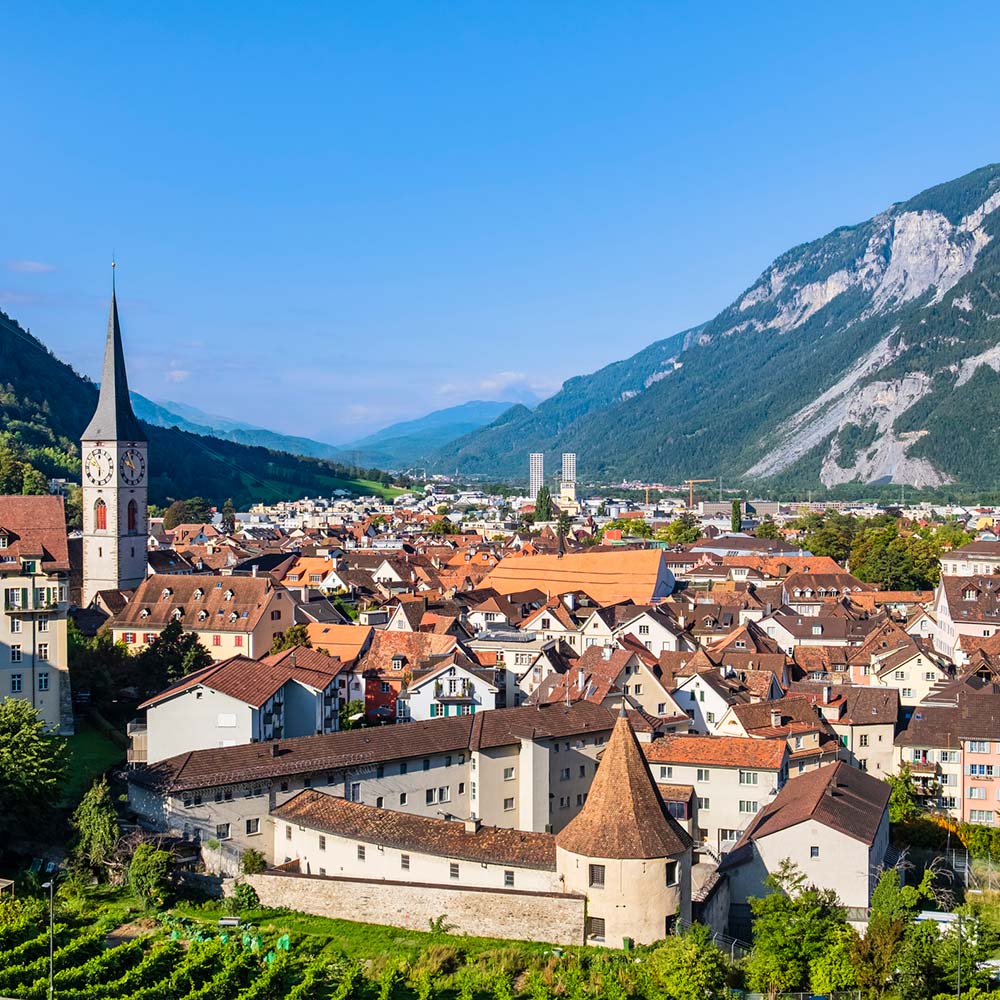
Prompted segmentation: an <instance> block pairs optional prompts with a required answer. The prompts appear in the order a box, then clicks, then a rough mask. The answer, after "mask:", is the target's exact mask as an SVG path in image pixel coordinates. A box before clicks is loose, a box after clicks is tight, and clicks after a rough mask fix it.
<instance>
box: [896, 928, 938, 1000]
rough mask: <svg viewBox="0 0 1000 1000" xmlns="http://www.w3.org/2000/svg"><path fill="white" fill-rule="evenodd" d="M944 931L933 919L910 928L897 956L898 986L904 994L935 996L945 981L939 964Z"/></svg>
mask: <svg viewBox="0 0 1000 1000" xmlns="http://www.w3.org/2000/svg"><path fill="white" fill-rule="evenodd" d="M940 947H941V932H940V931H939V930H938V926H937V924H936V923H934V922H933V921H930V920H925V921H919V922H916V921H915V922H913V923H911V924H910V926H909V927H908V928H907V930H906V933H905V935H904V938H903V942H902V944H901V946H900V948H899V952H898V956H897V959H896V990H897V993H898V995H899V996H900V998H903V997H933V996H936V995H937V994H938V993H943V992H944V989H945V984H944V981H943V978H942V971H941V968H940V967H939V965H938V951H939V949H940Z"/></svg>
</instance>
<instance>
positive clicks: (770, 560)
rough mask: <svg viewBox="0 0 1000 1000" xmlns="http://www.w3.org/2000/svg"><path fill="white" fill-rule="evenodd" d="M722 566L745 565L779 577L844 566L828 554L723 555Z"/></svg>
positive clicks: (830, 570)
mask: <svg viewBox="0 0 1000 1000" xmlns="http://www.w3.org/2000/svg"><path fill="white" fill-rule="evenodd" d="M722 564H723V566H745V567H747V568H749V569H756V570H760V571H761V572H762V573H763V574H764V575H765V576H770V577H772V578H776V579H781V578H782V577H785V576H787V575H788V574H789V573H843V572H844V568H843V566H841V565H840V563H838V562H837V560H836V559H831V558H830V557H829V556H723V559H722Z"/></svg>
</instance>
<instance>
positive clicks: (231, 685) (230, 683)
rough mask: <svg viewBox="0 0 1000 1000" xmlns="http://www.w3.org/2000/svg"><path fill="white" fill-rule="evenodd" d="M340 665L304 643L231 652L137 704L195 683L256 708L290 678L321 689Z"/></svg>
mask: <svg viewBox="0 0 1000 1000" xmlns="http://www.w3.org/2000/svg"><path fill="white" fill-rule="evenodd" d="M342 666H343V664H342V663H341V662H340V660H337V659H334V658H333V657H330V656H325V655H324V654H323V653H320V652H319V651H318V650H315V649H309V648H308V647H306V646H297V647H296V648H295V649H287V650H284V651H283V652H281V653H275V654H274V655H273V656H266V657H264V659H262V660H251V659H250V658H249V657H246V656H232V657H230V658H229V659H228V660H220V661H219V662H218V663H213V664H210V665H209V666H207V667H204V668H203V669H201V670H196V671H195V672H194V673H191V674H188V675H187V676H186V677H182V678H181V679H180V680H179V681H176V682H175V683H173V684H171V685H170V686H169V687H166V688H164V690H162V691H161V692H160V693H159V694H156V695H154V696H153V697H152V698H150V699H148V700H147V701H144V702H143V703H142V704H141V705H140V706H139V708H140V709H143V708H151V707H152V706H154V705H158V704H160V702H163V701H166V700H167V699H169V698H173V697H175V696H176V695H178V694H183V692H185V691H189V690H191V689H192V688H195V687H198V686H199V685H200V686H202V687H206V688H209V689H210V690H212V691H218V692H219V693H220V694H227V695H229V696H230V697H232V698H237V699H239V700H240V701H242V702H246V704H248V705H253V706H254V707H256V708H260V706H261V705H263V704H264V702H265V701H267V699H268V698H270V697H271V695H273V694H274V693H275V691H277V690H278V689H279V688H282V687H284V685H285V684H287V683H288V682H289V681H290V680H297V681H300V682H301V683H303V684H307V685H309V686H310V687H313V688H316V689H317V690H320V691H321V690H323V688H325V687H326V686H327V685H328V684H329V683H330V681H332V680H333V678H334V677H336V676H337V674H338V673H339V672H340V670H341V668H342Z"/></svg>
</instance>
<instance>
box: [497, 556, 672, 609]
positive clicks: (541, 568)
mask: <svg viewBox="0 0 1000 1000" xmlns="http://www.w3.org/2000/svg"><path fill="white" fill-rule="evenodd" d="M663 569H664V562H663V553H662V551H661V550H660V549H626V550H622V549H613V550H610V551H608V552H585V553H570V554H568V555H565V556H562V557H560V556H557V555H540V556H507V557H506V558H505V559H503V560H501V561H500V563H499V564H498V565H497V566H496V567H495V568H494V570H493V571H492V572H491V573H490V575H489V576H488V577H487V578H486V583H487V584H488V585H489V586H491V587H493V588H494V589H495V590H497V591H498V592H499V593H501V594H509V593H512V592H513V591H517V590H525V589H527V588H529V587H536V588H538V589H539V590H543V591H545V592H546V593H554V594H564V593H567V592H569V591H574V590H584V591H586V592H587V593H588V594H590V595H591V596H592V597H593V598H594V600H596V601H597V602H598V603H600V604H613V603H617V602H619V601H623V600H628V599H631V600H633V601H635V602H636V603H641V602H643V601H649V600H651V599H652V598H653V597H654V593H655V589H656V582H657V580H658V579H659V577H660V575H661V573H662V572H663Z"/></svg>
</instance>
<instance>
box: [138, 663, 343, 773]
mask: <svg viewBox="0 0 1000 1000" xmlns="http://www.w3.org/2000/svg"><path fill="white" fill-rule="evenodd" d="M341 667H342V664H341V662H340V661H339V660H337V659H334V658H333V657H330V656H327V655H325V654H324V653H320V652H319V651H318V650H314V649H310V648H308V647H305V646H299V647H296V648H295V649H290V650H284V651H283V652H281V653H275V654H273V655H271V656H266V657H264V659H262V660H251V659H249V658H248V657H245V656H233V657H230V658H229V659H227V660H222V661H221V662H219V663H213V664H211V665H210V666H207V667H204V668H202V669H201V670H196V671H195V672H194V673H191V674H188V675H187V676H186V677H182V678H181V679H180V680H179V681H175V682H174V683H173V684H171V685H170V686H169V687H167V688H165V689H164V690H163V691H161V692H160V693H159V694H157V695H154V696H153V697H152V698H150V699H148V700H147V701H145V702H143V703H142V704H141V705H140V706H139V710H140V711H144V712H145V725H143V724H142V723H137V722H133V723H131V724H130V726H129V735H130V737H131V740H132V745H131V748H130V751H129V760H130V761H131V762H133V763H137V762H149V763H153V762H155V761H158V760H164V759H166V758H167V757H173V756H174V755H176V754H179V753H187V752H190V751H192V750H207V749H211V748H213V747H228V746H237V745H238V744H241V743H257V742H261V741H264V740H276V739H282V738H290V737H295V736H313V735H315V734H317V733H332V732H335V731H336V730H337V728H338V711H339V707H340V702H339V698H338V691H337V675H338V674H339V673H340V671H341Z"/></svg>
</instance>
